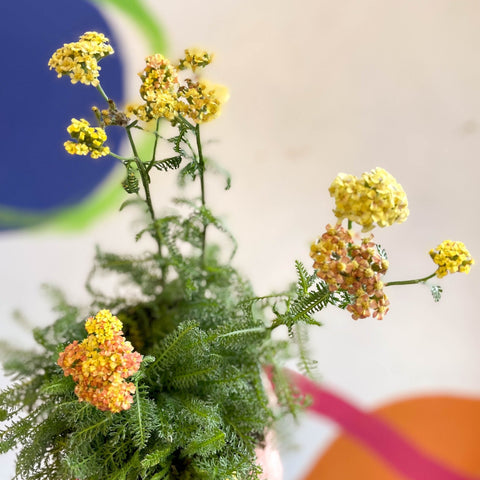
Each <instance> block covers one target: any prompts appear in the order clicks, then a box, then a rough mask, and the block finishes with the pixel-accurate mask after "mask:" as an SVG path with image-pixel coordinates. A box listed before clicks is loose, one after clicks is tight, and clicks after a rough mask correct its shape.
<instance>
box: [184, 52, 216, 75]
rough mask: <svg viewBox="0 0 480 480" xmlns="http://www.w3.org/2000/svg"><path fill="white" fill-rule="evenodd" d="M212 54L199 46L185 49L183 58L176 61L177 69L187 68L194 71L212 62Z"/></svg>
mask: <svg viewBox="0 0 480 480" xmlns="http://www.w3.org/2000/svg"><path fill="white" fill-rule="evenodd" d="M212 60H213V54H211V53H209V52H206V51H205V50H201V49H199V48H190V49H187V50H185V58H182V59H180V61H179V62H178V69H179V70H186V69H189V70H191V71H192V72H195V70H197V68H205V67H206V66H207V65H209V64H210V63H212Z"/></svg>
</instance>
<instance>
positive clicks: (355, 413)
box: [302, 385, 480, 480]
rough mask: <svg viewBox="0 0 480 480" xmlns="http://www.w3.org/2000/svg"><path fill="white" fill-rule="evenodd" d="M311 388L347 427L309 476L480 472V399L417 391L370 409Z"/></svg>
mask: <svg viewBox="0 0 480 480" xmlns="http://www.w3.org/2000/svg"><path fill="white" fill-rule="evenodd" d="M310 386H311V385H310ZM302 389H303V390H305V389H304V388H302ZM310 393H311V394H312V396H313V397H314V404H313V405H312V410H314V411H315V412H317V413H320V414H322V415H325V416H327V417H329V418H331V419H332V420H335V421H336V422H338V424H339V425H340V426H342V427H343V428H344V433H342V434H340V435H339V437H338V438H337V439H336V440H335V441H334V442H333V443H332V444H331V445H330V447H329V448H327V450H326V451H325V452H323V453H322V454H321V456H320V458H319V459H318V461H317V462H316V463H315V464H314V466H313V467H312V469H311V471H310V472H309V474H308V475H307V476H306V477H305V480H318V479H322V480H338V479H344V478H345V479H350V478H355V479H368V480H407V479H418V480H421V479H424V480H425V479H435V480H440V479H445V480H447V479H452V480H453V479H458V480H460V479H473V478H480V457H479V455H478V445H479V444H480V400H474V399H466V398H460V397H453V396H429V397H417V398H412V399H407V400H403V401H398V402H395V403H393V404H391V405H388V406H385V407H382V408H379V409H377V410H376V411H374V412H372V413H364V412H361V411H360V410H358V409H356V408H355V407H353V406H352V405H349V404H347V403H346V402H345V401H344V400H342V399H340V398H339V397H336V396H334V395H332V394H331V393H329V392H326V391H323V390H321V389H318V390H316V391H315V389H313V390H312V389H310ZM345 459H348V461H345Z"/></svg>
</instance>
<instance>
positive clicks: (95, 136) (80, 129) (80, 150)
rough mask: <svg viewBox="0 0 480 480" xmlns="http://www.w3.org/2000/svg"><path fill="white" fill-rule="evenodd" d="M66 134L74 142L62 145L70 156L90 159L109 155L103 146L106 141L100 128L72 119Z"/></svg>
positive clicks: (82, 120)
mask: <svg viewBox="0 0 480 480" xmlns="http://www.w3.org/2000/svg"><path fill="white" fill-rule="evenodd" d="M71 122H72V123H71V124H70V125H69V126H68V128H67V132H68V133H69V134H70V136H71V137H72V138H73V139H74V140H75V141H71V140H68V141H66V142H65V143H64V144H63V145H64V147H65V150H66V151H67V152H68V153H70V154H71V155H88V154H90V156H91V157H92V158H99V157H104V156H105V155H108V154H109V153H110V148H109V147H106V146H104V143H105V142H106V141H107V134H106V133H105V130H104V129H103V128H100V127H91V126H90V123H88V122H87V120H85V119H84V118H82V119H81V120H77V119H76V118H72V121H71Z"/></svg>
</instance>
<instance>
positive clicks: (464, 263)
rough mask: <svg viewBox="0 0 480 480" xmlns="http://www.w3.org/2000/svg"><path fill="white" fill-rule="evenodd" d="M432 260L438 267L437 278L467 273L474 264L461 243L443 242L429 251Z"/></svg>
mask: <svg viewBox="0 0 480 480" xmlns="http://www.w3.org/2000/svg"><path fill="white" fill-rule="evenodd" d="M430 256H431V257H432V260H433V261H434V262H435V263H436V264H437V265H438V268H437V271H436V272H435V273H436V275H437V277H438V278H442V277H444V276H445V275H447V274H448V273H456V272H461V273H469V272H470V268H471V266H472V265H473V264H474V263H475V261H474V260H473V258H472V256H471V255H470V252H469V251H468V250H467V247H465V245H464V243H463V242H455V241H453V240H444V241H443V242H442V243H441V244H440V245H438V246H437V247H436V248H432V249H431V250H430Z"/></svg>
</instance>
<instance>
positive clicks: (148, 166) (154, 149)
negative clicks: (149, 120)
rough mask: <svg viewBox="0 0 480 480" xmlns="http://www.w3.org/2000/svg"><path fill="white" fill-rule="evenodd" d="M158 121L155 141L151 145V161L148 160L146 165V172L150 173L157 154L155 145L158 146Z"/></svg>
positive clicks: (158, 119)
mask: <svg viewBox="0 0 480 480" xmlns="http://www.w3.org/2000/svg"><path fill="white" fill-rule="evenodd" d="M160 120H161V119H160V117H158V118H157V122H156V124H155V141H154V143H153V150H152V159H151V160H150V163H149V164H148V165H147V172H150V170H151V169H152V167H153V164H154V162H155V156H156V154H157V145H158V138H159V134H158V130H159V128H160Z"/></svg>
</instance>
